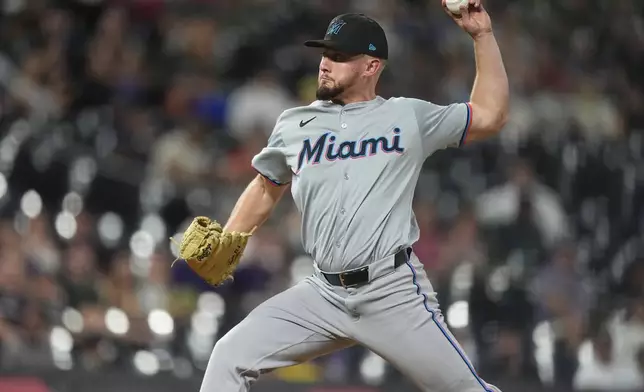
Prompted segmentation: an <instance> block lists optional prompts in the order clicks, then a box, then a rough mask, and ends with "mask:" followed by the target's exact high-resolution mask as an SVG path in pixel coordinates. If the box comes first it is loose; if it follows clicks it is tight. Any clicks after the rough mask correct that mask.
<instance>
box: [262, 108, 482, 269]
mask: <svg viewBox="0 0 644 392" xmlns="http://www.w3.org/2000/svg"><path fill="white" fill-rule="evenodd" d="M470 119H471V108H470V106H469V104H467V103H458V104H452V105H449V106H439V105H435V104H433V103H430V102H427V101H423V100H419V99H412V98H392V99H389V100H385V99H383V98H381V97H377V98H375V99H374V100H372V101H368V102H360V103H352V104H348V105H345V106H340V105H337V104H333V103H330V102H325V101H315V102H314V103H312V104H311V105H309V106H303V107H297V108H293V109H289V110H286V111H285V112H284V113H283V114H282V115H281V116H280V117H279V119H278V120H277V123H276V125H275V128H274V130H273V133H272V135H271V136H270V138H269V141H268V146H267V147H266V148H264V149H263V151H261V152H260V153H259V154H258V155H257V156H255V158H254V159H253V162H252V164H253V167H254V168H255V169H256V170H257V171H258V172H259V173H261V174H262V175H264V176H265V177H267V178H268V179H270V180H271V181H273V182H274V183H276V184H286V183H289V182H291V181H292V185H291V192H292V194H293V200H294V202H295V204H296V206H297V208H298V209H299V210H300V212H301V213H302V241H303V245H304V249H305V251H306V252H307V253H309V254H310V255H311V257H312V258H313V259H314V260H315V261H316V263H317V265H318V267H319V268H320V269H321V270H323V271H326V272H338V271H344V270H349V269H353V268H358V267H362V266H364V265H367V264H369V263H370V262H371V261H373V260H380V259H382V258H383V257H385V256H387V255H391V254H392V253H395V252H396V251H397V250H399V249H401V248H403V247H407V246H411V245H412V244H413V243H414V242H416V240H417V239H418V237H419V230H418V226H417V224H416V219H415V217H414V213H413V211H412V199H413V195H414V191H415V189H416V183H417V180H418V176H419V173H420V170H421V167H422V165H423V162H424V161H425V159H426V158H427V157H428V156H429V155H431V154H432V153H433V152H435V151H436V150H439V149H443V148H446V147H450V146H459V145H460V144H462V143H463V141H464V140H465V137H466V134H467V129H468V127H469V124H470V122H471V121H470Z"/></svg>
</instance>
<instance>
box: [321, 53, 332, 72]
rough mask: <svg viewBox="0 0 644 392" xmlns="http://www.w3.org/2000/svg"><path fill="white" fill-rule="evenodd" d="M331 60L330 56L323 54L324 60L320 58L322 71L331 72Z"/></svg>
mask: <svg viewBox="0 0 644 392" xmlns="http://www.w3.org/2000/svg"><path fill="white" fill-rule="evenodd" d="M330 65H331V62H330V61H329V59H328V58H326V57H325V56H322V60H320V71H322V72H330V71H331V67H330Z"/></svg>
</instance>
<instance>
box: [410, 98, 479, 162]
mask: <svg viewBox="0 0 644 392" xmlns="http://www.w3.org/2000/svg"><path fill="white" fill-rule="evenodd" d="M409 102H410V104H411V105H412V107H413V109H414V114H415V115H416V120H417V121H418V129H419V131H420V136H421V138H422V142H423V149H424V150H425V155H426V156H429V155H431V154H432V153H433V152H434V151H437V150H441V149H444V148H448V147H460V146H462V145H463V144H464V143H465V139H466V137H467V132H468V131H469V128H470V125H471V124H472V106H471V105H470V104H469V103H453V104H451V105H447V106H441V105H436V104H434V103H431V102H428V101H423V100H420V99H413V98H412V99H409Z"/></svg>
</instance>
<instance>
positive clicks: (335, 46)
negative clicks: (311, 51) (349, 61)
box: [304, 39, 362, 55]
mask: <svg viewBox="0 0 644 392" xmlns="http://www.w3.org/2000/svg"><path fill="white" fill-rule="evenodd" d="M304 46H308V47H309V48H322V49H331V50H335V51H336V52H342V53H346V54H350V55H357V54H362V53H359V52H356V51H355V50H350V49H347V48H346V47H344V46H343V45H342V44H341V43H339V42H336V41H330V40H327V39H314V40H309V41H305V42H304Z"/></svg>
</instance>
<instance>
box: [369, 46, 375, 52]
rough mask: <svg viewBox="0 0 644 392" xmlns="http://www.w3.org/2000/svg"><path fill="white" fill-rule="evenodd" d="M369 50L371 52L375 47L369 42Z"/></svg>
mask: <svg viewBox="0 0 644 392" xmlns="http://www.w3.org/2000/svg"><path fill="white" fill-rule="evenodd" d="M369 50H370V51H372V52H373V51H374V50H376V47H375V46H373V44H369Z"/></svg>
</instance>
